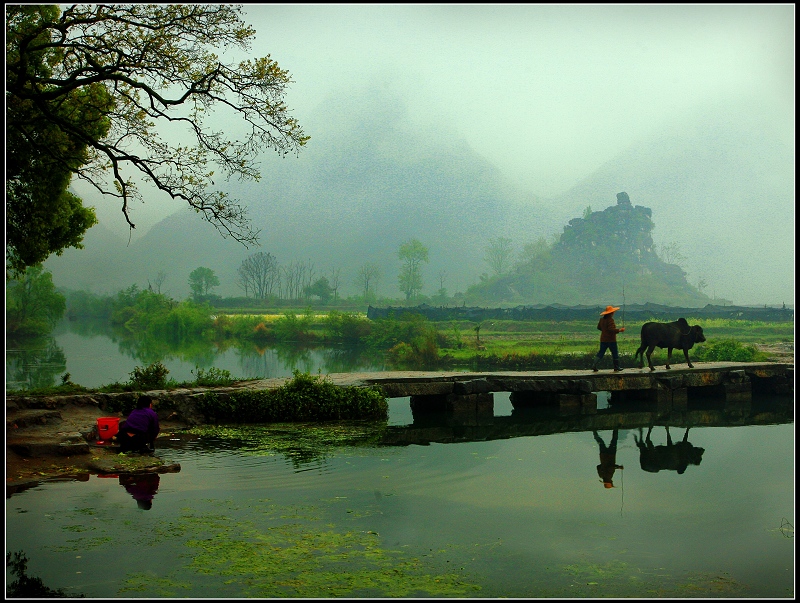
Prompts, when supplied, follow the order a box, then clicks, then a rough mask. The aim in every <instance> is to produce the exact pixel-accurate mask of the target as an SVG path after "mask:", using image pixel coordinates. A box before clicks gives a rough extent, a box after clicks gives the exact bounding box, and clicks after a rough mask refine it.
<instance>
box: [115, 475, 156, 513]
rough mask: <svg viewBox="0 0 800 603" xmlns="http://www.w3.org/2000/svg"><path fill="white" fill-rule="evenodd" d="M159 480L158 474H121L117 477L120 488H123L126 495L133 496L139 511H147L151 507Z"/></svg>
mask: <svg viewBox="0 0 800 603" xmlns="http://www.w3.org/2000/svg"><path fill="white" fill-rule="evenodd" d="M160 482H161V478H160V477H159V476H158V473H138V474H127V475H126V474H123V475H120V476H119V484H120V486H124V488H125V490H127V491H128V494H130V495H131V496H133V498H134V499H135V500H136V504H137V505H138V506H139V508H140V509H144V510H145V511H149V510H150V509H151V508H152V507H153V498H155V495H156V492H158V485H159V483H160Z"/></svg>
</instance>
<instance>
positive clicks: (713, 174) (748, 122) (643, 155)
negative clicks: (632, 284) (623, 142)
mask: <svg viewBox="0 0 800 603" xmlns="http://www.w3.org/2000/svg"><path fill="white" fill-rule="evenodd" d="M726 107H727V108H726ZM726 107H723V106H721V105H716V104H714V105H709V106H706V107H703V108H701V109H698V110H696V111H694V112H692V113H690V114H687V115H684V116H682V117H681V118H680V119H676V120H673V121H671V122H670V123H668V124H665V125H664V126H663V127H662V128H661V129H659V130H657V131H656V132H654V133H653V134H652V135H651V136H649V137H647V138H645V139H642V140H641V141H639V142H638V143H637V144H635V145H633V146H631V147H630V148H629V149H628V150H626V151H625V152H623V153H621V154H620V155H619V156H617V157H616V158H614V159H613V160H611V161H609V162H608V163H606V164H605V165H603V166H602V167H601V168H600V169H599V170H597V172H595V173H594V174H592V175H591V176H590V177H588V178H586V179H585V180H583V181H582V182H580V183H579V184H578V185H577V186H575V187H574V188H572V189H571V190H570V191H568V192H567V193H566V194H564V195H562V196H560V197H559V198H557V199H554V200H553V201H554V206H555V207H559V208H562V210H563V213H562V214H561V219H562V220H563V221H564V222H566V221H568V220H569V219H570V218H572V217H575V216H579V215H580V214H581V211H582V210H583V209H584V208H585V207H586V206H591V207H592V208H593V209H598V208H602V207H605V206H607V205H609V204H610V203H611V202H612V200H613V198H614V194H615V193H617V192H619V191H626V192H627V193H628V194H629V195H630V198H631V201H632V202H633V203H634V204H639V205H644V206H647V207H649V208H651V209H652V211H653V218H652V219H653V222H654V223H655V229H654V231H653V239H654V241H655V242H656V248H658V246H659V244H669V243H673V242H674V243H677V245H678V247H679V249H680V251H681V254H682V255H684V256H685V258H686V259H685V261H683V262H681V267H682V268H683V269H684V270H686V271H687V272H688V273H689V280H690V282H692V283H693V284H697V281H698V279H699V278H705V280H706V281H707V282H708V289H707V290H706V293H707V294H708V295H713V294H714V293H715V294H716V296H717V297H723V298H727V299H730V300H733V301H734V303H737V304H760V303H780V302H786V303H787V304H790V303H791V304H793V303H794V254H793V251H794V169H795V168H794V165H795V161H794V150H793V149H792V148H790V147H789V146H788V144H787V143H786V142H785V140H786V138H787V137H786V134H787V133H786V132H778V131H775V130H774V129H773V126H771V125H770V124H771V121H770V119H769V116H768V113H767V110H766V108H765V107H762V106H760V105H759V104H758V103H753V104H744V105H738V106H733V107H731V106H730V105H726Z"/></svg>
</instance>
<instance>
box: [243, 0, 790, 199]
mask: <svg viewBox="0 0 800 603" xmlns="http://www.w3.org/2000/svg"><path fill="white" fill-rule="evenodd" d="M245 12H246V15H247V21H248V22H249V23H251V24H252V25H253V26H254V27H255V29H256V31H257V32H258V35H257V41H256V43H255V44H254V47H253V51H254V54H255V55H257V56H261V55H263V54H265V53H269V54H271V56H272V58H273V59H275V60H277V61H278V64H279V65H280V66H281V67H282V68H284V69H288V70H289V72H290V73H291V74H292V75H293V78H294V80H295V82H296V83H295V84H294V85H293V86H292V88H291V90H290V93H289V96H288V104H289V107H291V108H293V109H294V113H295V116H296V117H298V119H300V121H301V123H302V118H303V115H304V114H305V113H306V112H308V111H310V110H312V109H313V107H314V106H315V105H316V104H317V103H318V102H319V101H320V100H321V99H322V98H323V97H325V96H327V95H331V94H335V95H346V94H347V93H348V90H350V89H352V88H354V87H355V86H360V85H362V84H365V83H366V82H369V81H373V82H374V81H376V80H378V81H381V82H382V83H386V81H391V82H392V85H393V86H394V87H395V88H396V89H397V90H398V91H400V92H401V93H402V94H403V96H404V97H405V98H406V99H407V101H408V103H409V110H410V117H411V118H412V119H414V120H415V121H417V122H419V123H439V124H442V125H446V126H451V127H452V128H454V129H455V130H456V131H457V132H458V133H459V134H460V135H461V136H463V137H464V138H466V140H467V141H468V142H469V143H470V145H471V146H472V147H473V148H474V149H475V150H476V151H478V152H479V153H480V154H482V155H484V156H485V157H486V158H487V159H489V160H490V161H492V162H494V163H496V164H497V166H498V167H500V168H501V169H502V170H503V171H504V172H505V173H506V175H507V176H509V177H510V178H511V179H512V180H514V181H515V182H516V183H518V184H520V185H522V186H523V187H525V188H527V189H530V190H531V192H533V193H534V194H536V195H537V196H541V197H549V196H555V195H558V194H560V193H563V192H565V191H566V190H568V189H569V188H570V187H571V186H572V185H574V184H575V183H576V182H578V181H579V180H580V179H582V178H583V177H585V176H587V175H589V174H590V173H591V172H593V171H594V170H595V169H596V168H597V167H599V166H600V165H601V164H602V163H604V162H605V161H606V160H608V159H609V158H611V157H613V156H614V155H616V154H617V153H618V152H619V151H621V150H623V149H624V148H625V147H627V146H628V145H629V144H630V143H632V142H633V141H635V139H636V138H638V137H639V136H641V135H642V134H643V133H646V132H648V131H649V130H651V129H653V128H656V127H657V126H658V125H659V124H660V122H661V121H662V120H663V119H665V117H667V116H668V115H669V114H671V113H675V112H677V111H680V110H682V109H684V108H688V107H691V106H693V105H695V104H697V103H698V102H700V101H703V100H705V99H708V98H718V97H727V96H739V95H742V94H745V93H753V92H756V93H758V94H759V95H761V97H762V98H763V99H764V102H767V103H772V104H774V105H775V107H776V110H778V111H779V112H781V113H782V114H783V116H784V117H789V116H792V120H793V115H794V52H793V48H794V6H793V5H772V6H769V5H727V6H725V5H705V6H703V5H701V6H694V5H690V6H687V5H684V6H679V5H662V6H658V5H606V6H602V5H600V6H598V5H513V4H506V5H480V4H478V5H451V4H446V5H435V4H434V5H426V4H418V5H391V4H388V5H381V4H379V5H361V4H359V5H347V4H345V5H313V4H312V5H307V4H306V5H260V6H259V5H256V6H253V5H248V6H247V7H246V9H245ZM793 131H794V127H793V123H792V132H793ZM309 134H311V136H312V140H313V135H314V132H309Z"/></svg>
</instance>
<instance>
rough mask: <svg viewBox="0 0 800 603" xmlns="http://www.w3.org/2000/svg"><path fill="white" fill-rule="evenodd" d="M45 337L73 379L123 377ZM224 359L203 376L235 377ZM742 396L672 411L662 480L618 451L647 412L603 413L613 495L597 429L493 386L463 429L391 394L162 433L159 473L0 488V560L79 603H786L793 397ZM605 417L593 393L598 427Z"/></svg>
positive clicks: (628, 450)
mask: <svg viewBox="0 0 800 603" xmlns="http://www.w3.org/2000/svg"><path fill="white" fill-rule="evenodd" d="M59 337H60V339H58V344H59V345H60V346H61V347H62V350H63V351H64V353H65V356H66V364H67V369H66V370H68V371H69V372H71V373H72V379H73V381H74V382H76V383H81V384H82V385H86V386H89V387H91V386H96V385H98V383H97V382H96V381H95V382H92V381H91V379H90V378H89V377H88V375H90V374H92V371H95V373H96V374H97V375H99V381H100V382H101V383H108V382H110V381H113V380H125V379H126V377H127V372H129V371H130V370H132V367H133V365H135V364H141V363H140V362H139V361H138V360H136V359H134V358H130V357H129V358H127V359H125V358H124V353H121V352H119V350H118V349H116V347H118V346H115V345H113V344H110V343H109V342H108V341H104V340H102V339H100V338H98V337H93V338H86V337H82V336H80V335H77V334H75V333H69V332H65V333H62V335H60V336H59ZM70 337H73V338H76V339H75V341H74V342H73V341H72V340H71V339H70ZM93 339H94V340H96V341H93ZM115 354H116V355H115ZM80 357H85V358H88V359H93V360H88V361H87V364H85V365H83V364H81V363H80V362H76V361H75V360H76V359H77V358H80ZM217 360H218V359H217ZM231 362H232V364H230V365H227V366H225V365H222V364H220V363H218V362H217V361H216V360H215V361H214V362H213V366H216V367H218V368H226V369H229V370H231V372H232V373H233V374H235V375H237V376H245V375H244V374H243V373H242V372H241V371H240V370H239V368H241V366H242V365H239V366H238V367H237V365H236V364H235V363H236V360H232V361H231ZM279 364H280V363H279V362H277V361H276V363H275V366H276V367H277V366H278V365H279ZM168 366H169V365H168ZM191 366H192V368H193V366H194V365H193V364H192V365H191ZM110 367H113V369H112V368H110ZM129 367H130V368H129ZM301 368H304V369H305V368H306V367H301ZM173 369H175V372H176V373H177V372H179V371H178V365H173V366H172V367H171V370H173ZM8 370H9V369H8V359H7V376H8ZM107 370H108V372H106V371H107ZM281 370H284V371H285V369H284V368H276V371H277V373H276V374H268V375H265V376H280V375H281V373H280V371H281ZM307 370H310V371H311V372H316V370H317V367H309V368H308V369H307ZM325 370H326V369H325V368H323V371H325ZM356 370H368V369H366V368H363V369H361V368H359V369H356ZM330 372H332V371H330ZM290 373H291V369H290V368H289V370H288V372H285V374H290ZM187 378H188V377H187ZM759 404H760V405H762V406H763V408H762V409H759V408H758V407H756V408H754V409H753V410H752V412H750V411H748V412H747V413H745V414H746V415H747V416H746V417H745V420H742V416H743V415H742V413H733V414H732V415H731V414H730V413H728V414H726V413H725V412H721V411H712V410H691V406H690V412H686V413H683V414H682V415H681V420H678V421H675V422H673V424H672V425H671V426H670V428H669V433H670V435H671V438H672V440H673V442H674V443H677V442H680V441H681V440H682V438H683V437H684V434H686V425H690V426H691V428H690V430H689V431H688V434H687V437H686V440H687V442H689V448H691V450H693V451H695V454H696V456H695V457H694V459H693V461H692V462H690V463H688V465H687V464H686V463H684V465H683V466H682V467H680V468H678V467H677V466H676V464H675V463H674V462H673V461H674V458H673V457H674V455H675V454H677V452H676V451H677V450H678V447H675V446H673V447H669V448H667V447H666V444H667V429H666V427H665V424H664V423H663V422H656V425H655V426H654V427H653V430H652V433H651V441H652V443H653V444H654V446H656V447H660V448H658V450H661V451H662V452H665V454H664V455H662V456H661V457H660V458H661V459H662V461H663V463H662V466H661V467H660V470H656V469H659V467H653V466H652V462H649V461H646V459H645V458H644V456H643V455H642V453H641V450H640V448H639V446H638V445H637V441H638V440H639V439H640V437H642V436H646V434H647V427H648V422H647V417H648V414H647V413H646V412H644V413H634V412H622V413H621V414H619V415H617V418H618V422H616V423H614V424H618V425H621V426H623V427H625V428H622V429H620V430H619V431H618V433H617V435H618V442H617V452H616V457H615V458H614V459H613V461H612V464H617V465H621V466H622V467H624V469H617V470H616V471H615V475H614V478H613V483H614V486H615V487H613V488H605V487H604V485H603V483H602V482H601V480H600V478H599V473H598V464H600V463H601V461H602V460H603V458H601V454H600V453H601V445H600V442H602V444H603V445H604V446H608V445H610V443H611V439H612V435H613V432H612V430H611V429H598V430H597V432H596V434H594V433H593V432H592V429H591V427H589V428H588V429H586V428H585V426H584V428H574V427H569V426H566V425H567V423H566V422H565V421H566V419H563V418H559V417H551V418H549V419H547V418H538V419H531V418H530V417H527V418H526V416H524V415H522V416H517V415H516V414H515V413H516V411H515V410H514V409H512V406H511V404H510V402H509V398H508V394H502V393H498V394H495V418H494V419H493V420H492V421H490V423H491V424H490V425H488V426H484V427H479V428H472V427H466V426H463V425H458V424H453V422H452V420H448V419H447V418H440V419H427V420H425V421H424V423H423V422H422V421H421V420H420V418H419V417H414V416H413V415H412V413H411V411H410V408H409V399H408V398H397V399H392V400H390V418H389V422H388V425H375V424H367V425H358V424H353V425H349V426H347V425H344V426H343V425H330V426H320V425H269V426H249V427H246V428H230V429H224V428H214V429H208V430H198V431H196V432H193V433H187V432H178V433H174V434H164V437H162V438H160V439H159V449H158V451H157V454H158V455H159V456H160V457H161V458H163V459H164V460H166V461H168V462H176V463H180V465H181V470H180V472H178V473H168V474H162V475H159V476H156V475H151V476H147V477H145V478H142V479H139V480H138V481H136V482H131V481H130V480H126V479H125V477H124V476H123V477H122V478H120V477H105V478H101V477H98V476H95V475H92V476H90V477H89V478H88V480H87V481H62V482H50V483H43V484H40V485H38V486H36V487H34V488H30V489H28V490H24V491H21V492H17V493H14V494H11V495H7V499H6V551H7V552H17V551H22V552H23V553H24V554H25V556H26V557H27V558H28V560H29V561H28V568H27V572H28V575H29V576H34V577H38V578H41V580H42V581H43V582H44V584H45V585H47V586H48V587H50V588H60V589H64V590H65V591H66V592H67V593H68V594H70V595H72V596H77V595H81V594H82V595H85V596H87V597H97V598H108V597H145V598H155V597H164V598H166V597H176V598H184V597H188V598H235V597H418V596H419V597H488V598H495V597H564V598H568V597H589V598H592V597H723V598H737V597H742V598H758V597H761V598H767V597H770V598H771V597H778V598H792V597H793V596H794V567H795V562H794V527H793V526H794V479H795V473H794V422H793V406H794V404H793V400H781V399H767V400H762V401H760V402H759ZM756 406H757V405H756ZM777 407H780V408H783V409H784V411H783V414H779V415H775V413H773V412H772V409H773V408H777ZM615 412H617V413H619V412H620V410H619V409H616V408H612V407H609V406H608V404H607V402H606V401H605V400H602V399H601V401H600V404H599V410H598V415H597V416H598V417H600V418H601V419H602V418H603V417H607V416H608V415H609V413H615ZM720 417H721V418H720ZM726 417H733V418H734V419H736V420H731V421H730V422H726V421H727V418H726ZM537 421H538V422H537ZM534 423H535V425H534ZM598 425H599V424H598ZM565 426H566V427H565ZM629 426H630V428H628V427H629ZM639 426H642V427H643V431H642V432H640V431H639ZM534 427H535V429H534ZM530 433H544V434H546V435H526V434H530ZM595 435H596V436H597V437H595ZM598 440H599V441H598ZM389 442H391V444H389ZM700 449H702V451H700ZM670 455H672V456H670ZM605 460H606V461H608V457H605ZM697 460H699V461H700V462H699V463H697V462H696V461H697ZM646 469H647V470H646ZM678 469H679V470H678ZM148 499H150V501H149V502H147V500H148ZM148 507H149V508H148ZM12 579H13V576H11V574H10V573H9V572H8V570H7V582H8V581H10V580H12Z"/></svg>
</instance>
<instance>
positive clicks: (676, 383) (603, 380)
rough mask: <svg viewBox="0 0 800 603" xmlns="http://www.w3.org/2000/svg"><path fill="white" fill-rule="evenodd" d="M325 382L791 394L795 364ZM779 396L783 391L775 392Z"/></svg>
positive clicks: (337, 376) (267, 384)
mask: <svg viewBox="0 0 800 603" xmlns="http://www.w3.org/2000/svg"><path fill="white" fill-rule="evenodd" d="M325 377H326V378H327V379H329V380H330V381H332V382H333V383H335V384H336V385H340V386H342V387H347V386H354V387H367V386H379V387H380V388H381V389H382V390H383V392H384V394H385V395H386V396H387V397H389V398H398V397H403V396H436V395H448V394H460V395H469V394H478V393H492V392H523V391H531V392H572V393H576V394H588V393H592V392H599V391H611V392H614V391H626V390H627V391H633V390H636V391H639V390H653V389H660V388H667V389H670V390H674V389H681V388H686V387H708V386H720V385H724V384H737V383H743V382H748V381H751V380H753V379H755V380H760V379H764V380H769V381H774V380H777V381H780V382H781V384H782V385H784V386H785V387H788V388H789V389H788V391H786V392H785V393H792V391H793V390H794V365H790V364H783V363H757V362H696V363H694V368H688V367H686V366H683V367H680V366H677V367H676V366H675V365H673V368H671V369H669V370H666V369H664V368H663V367H661V368H657V369H656V370H655V371H651V370H650V369H649V368H647V367H645V368H642V369H639V368H626V369H625V370H623V371H621V372H618V373H615V372H613V371H611V370H601V371H598V372H596V373H595V372H593V371H591V370H590V369H586V370H556V371H482V372H469V371H381V372H371V373H330V374H328V375H326V376H325ZM290 379H291V378H290V377H287V378H283V379H262V380H256V381H248V382H246V383H242V384H241V386H242V387H246V388H248V389H271V388H274V387H279V386H280V385H282V384H283V383H285V382H287V381H289V380H290ZM779 393H783V392H779Z"/></svg>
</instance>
